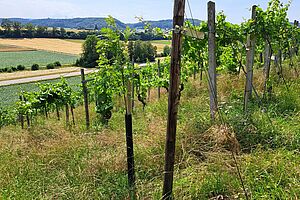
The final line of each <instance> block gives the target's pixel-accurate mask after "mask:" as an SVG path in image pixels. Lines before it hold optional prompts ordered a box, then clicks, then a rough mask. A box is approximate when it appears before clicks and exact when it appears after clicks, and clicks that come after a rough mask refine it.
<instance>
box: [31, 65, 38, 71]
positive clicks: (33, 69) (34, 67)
mask: <svg viewBox="0 0 300 200" xmlns="http://www.w3.org/2000/svg"><path fill="white" fill-rule="evenodd" d="M39 69H40V66H39V65H38V64H33V65H32V66H31V70H32V71H36V70H39Z"/></svg>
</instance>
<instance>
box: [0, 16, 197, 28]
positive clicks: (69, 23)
mask: <svg viewBox="0 0 300 200" xmlns="http://www.w3.org/2000/svg"><path fill="white" fill-rule="evenodd" d="M2 20H3V18H0V23H1V22H2ZM9 20H11V21H17V22H20V23H22V24H28V23H32V24H33V25H36V26H47V27H62V28H72V29H93V28H95V26H96V25H97V27H98V28H99V29H100V28H102V27H105V26H106V22H105V18H101V17H98V18H97V17H90V18H73V19H52V18H46V19H24V18H9ZM147 22H149V23H150V24H151V25H152V26H153V27H158V28H162V29H171V28H172V19H166V20H158V21H147ZM116 23H117V26H118V27H119V28H121V29H125V28H126V26H129V27H130V28H136V29H142V28H143V27H144V24H143V23H142V22H138V23H128V24H126V23H123V22H121V21H120V20H117V19H116ZM195 24H200V20H197V19H196V20H195Z"/></svg>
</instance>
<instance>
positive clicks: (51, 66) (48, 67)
mask: <svg viewBox="0 0 300 200" xmlns="http://www.w3.org/2000/svg"><path fill="white" fill-rule="evenodd" d="M46 68H47V69H54V68H55V65H54V64H53V63H49V64H47V65H46Z"/></svg>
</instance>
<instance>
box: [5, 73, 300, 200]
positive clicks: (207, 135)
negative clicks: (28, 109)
mask: <svg viewBox="0 0 300 200" xmlns="http://www.w3.org/2000/svg"><path fill="white" fill-rule="evenodd" d="M259 75H262V73H261V71H259V72H255V77H256V76H259ZM218 79H219V81H220V83H222V84H220V85H219V86H218V87H219V97H220V98H222V101H221V102H222V103H220V106H221V110H222V113H223V117H224V119H225V121H226V122H227V125H228V127H230V128H231V132H232V133H234V135H235V136H236V138H237V140H238V142H239V145H240V147H241V151H240V153H239V154H238V155H237V156H236V158H237V163H238V166H239V169H240V172H241V176H242V179H243V182H244V184H245V187H246V190H247V192H248V195H249V196H250V197H251V199H255V200H279V199H280V200H281V199H299V198H300V169H299V166H300V153H299V149H300V143H299V141H300V123H299V121H300V115H299V113H300V107H299V105H300V96H299V93H300V81H299V80H289V79H288V78H286V80H287V82H288V84H289V85H290V89H289V91H286V88H285V86H284V85H282V84H281V83H274V85H273V90H274V95H273V97H272V99H271V100H270V101H268V102H264V106H265V107H266V108H267V109H266V110H265V111H264V112H262V110H261V109H260V108H259V106H258V103H257V101H256V99H255V98H254V99H253V101H252V102H251V106H250V113H249V114H248V115H244V111H243V106H242V103H243V98H242V97H243V89H244V87H243V83H244V80H243V79H242V78H238V77H236V76H229V75H225V76H223V75H221V76H219V77H218ZM155 92H156V90H155ZM258 92H260V90H258ZM1 94H2V93H1ZM154 98H156V97H154ZM208 101H209V97H208V91H207V84H206V83H201V84H200V83H199V81H198V80H196V81H193V80H190V82H189V83H187V84H186V85H185V89H184V90H183V93H182V96H181V101H180V106H179V112H178V126H177V141H176V159H175V163H176V165H175V171H174V196H175V197H176V199H200V200H211V199H216V197H217V196H219V198H221V196H223V197H224V199H245V196H244V193H243V189H242V186H241V182H240V179H239V176H238V174H237V170H236V165H235V162H234V160H233V159H232V157H231V153H230V151H229V149H230V148H231V147H230V146H231V141H227V140H225V141H224V140H222V134H221V133H222V132H223V130H222V128H221V127H220V125H219V122H217V123H216V124H212V123H211V121H210V118H209V104H208ZM93 107H94V105H93V104H91V106H90V114H91V121H92V127H91V130H90V131H86V130H84V121H85V119H84V117H83V116H84V110H83V107H82V106H80V107H78V108H76V109H75V119H76V126H74V127H67V126H66V125H65V121H64V114H63V112H62V119H61V120H60V121H57V120H56V116H55V114H51V116H50V118H49V119H47V120H46V119H45V118H44V117H39V118H38V119H37V120H36V121H35V122H34V125H33V127H31V128H30V129H26V130H21V128H20V126H19V125H17V126H8V127H4V128H3V129H1V130H0V131H1V134H0V160H1V162H0V177H1V179H0V198H2V199H129V198H128V190H127V175H126V168H127V165H126V147H125V130H124V123H123V122H124V113H123V112H121V111H116V110H114V112H113V116H112V119H111V121H110V122H109V123H108V125H105V126H104V125H99V123H98V119H97V117H96V114H95V112H94V109H93ZM167 109H168V102H167V95H166V94H163V95H162V98H161V99H160V100H159V101H157V100H152V101H151V103H149V104H148V106H147V107H146V109H145V111H143V110H142V107H141V105H140V103H138V102H136V108H135V111H134V114H133V133H134V151H135V152H134V153H135V166H136V180H137V195H138V197H139V198H138V199H161V193H162V180H163V166H164V147H165V132H166V125H167V123H166V118H167ZM268 117H269V118H270V120H271V121H272V123H270V121H269V119H268ZM226 197H227V198H226Z"/></svg>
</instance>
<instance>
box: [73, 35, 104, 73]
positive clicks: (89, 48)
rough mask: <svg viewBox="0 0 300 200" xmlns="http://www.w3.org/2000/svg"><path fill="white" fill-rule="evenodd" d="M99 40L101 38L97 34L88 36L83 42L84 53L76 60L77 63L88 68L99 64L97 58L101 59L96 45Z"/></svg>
mask: <svg viewBox="0 0 300 200" xmlns="http://www.w3.org/2000/svg"><path fill="white" fill-rule="evenodd" d="M99 40H100V39H99V38H97V37H96V36H95V35H89V36H87V38H86V40H85V42H84V43H83V53H82V54H81V57H80V58H79V59H78V60H77V61H76V65H78V66H81V67H87V68H92V67H96V66H97V65H98V64H97V60H98V59H99V54H98V53H97V50H96V47H97V43H98V41H99Z"/></svg>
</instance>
